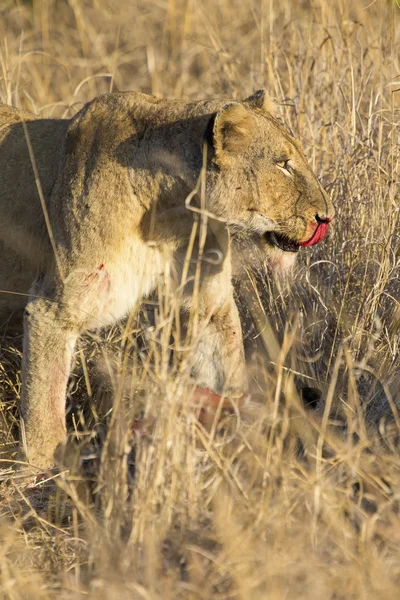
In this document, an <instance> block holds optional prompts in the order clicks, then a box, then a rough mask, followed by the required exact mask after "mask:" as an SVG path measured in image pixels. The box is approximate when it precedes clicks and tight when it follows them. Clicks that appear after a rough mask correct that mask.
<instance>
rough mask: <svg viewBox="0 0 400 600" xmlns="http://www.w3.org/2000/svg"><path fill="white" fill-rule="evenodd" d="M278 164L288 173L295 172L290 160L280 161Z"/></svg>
mask: <svg viewBox="0 0 400 600" xmlns="http://www.w3.org/2000/svg"><path fill="white" fill-rule="evenodd" d="M276 164H277V166H278V167H280V168H281V169H285V171H287V172H288V173H292V171H293V169H292V167H291V166H290V165H289V159H288V160H278V161H277V162H276Z"/></svg>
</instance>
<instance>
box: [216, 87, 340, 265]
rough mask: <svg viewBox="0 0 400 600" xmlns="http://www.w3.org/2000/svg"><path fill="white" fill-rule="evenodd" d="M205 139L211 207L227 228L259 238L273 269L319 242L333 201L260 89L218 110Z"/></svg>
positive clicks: (325, 228)
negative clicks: (241, 230)
mask: <svg viewBox="0 0 400 600" xmlns="http://www.w3.org/2000/svg"><path fill="white" fill-rule="evenodd" d="M206 138H207V140H208V142H209V144H208V148H209V149H208V154H209V159H208V168H207V176H206V181H207V184H206V185H207V198H208V202H209V209H210V211H211V212H213V213H214V214H215V215H216V216H217V217H219V218H221V219H223V220H225V221H226V222H227V223H228V224H229V225H230V226H231V228H232V229H233V230H235V229H238V230H240V229H243V230H245V231H246V232H247V233H250V234H253V235H254V236H255V237H258V238H259V239H261V240H262V242H263V244H264V247H265V250H266V255H267V257H269V259H270V262H271V263H273V264H275V266H277V267H279V266H281V265H283V264H284V263H285V262H289V263H290V262H291V258H292V257H293V258H294V257H295V255H296V252H297V251H298V250H299V248H300V246H311V245H313V244H316V243H318V242H320V241H321V240H323V239H324V237H325V235H326V233H327V229H328V223H329V222H330V221H331V220H332V218H333V216H334V208H333V205H332V202H331V200H330V199H329V197H328V196H327V194H326V193H325V191H324V190H323V189H322V187H321V185H320V183H319V182H318V180H317V179H316V177H315V175H314V173H313V172H312V170H311V168H310V167H309V165H308V164H307V162H306V160H305V157H304V154H303V152H302V150H301V147H300V145H299V143H298V141H297V140H295V139H294V138H293V137H292V136H291V135H290V133H289V132H288V131H287V130H286V129H285V127H284V126H282V125H281V123H280V122H279V121H278V120H277V119H276V118H275V117H274V115H273V105H272V102H271V100H270V99H269V97H268V95H267V93H266V92H265V91H263V90H260V91H259V92H256V93H255V94H254V95H253V96H251V97H250V98H248V99H247V100H245V101H243V102H232V103H229V104H226V105H225V106H224V107H222V108H221V109H220V110H219V111H217V112H216V113H215V114H214V116H213V117H212V118H211V121H210V123H209V126H208V129H207V132H206ZM285 258H286V259H287V258H288V259H289V261H287V260H286V261H285Z"/></svg>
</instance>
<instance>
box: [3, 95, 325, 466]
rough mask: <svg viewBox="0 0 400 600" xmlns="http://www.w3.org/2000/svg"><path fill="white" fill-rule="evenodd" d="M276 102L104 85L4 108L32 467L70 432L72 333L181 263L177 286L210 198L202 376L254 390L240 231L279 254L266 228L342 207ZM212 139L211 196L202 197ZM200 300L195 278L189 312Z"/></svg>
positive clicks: (222, 386)
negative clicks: (241, 295) (236, 270)
mask: <svg viewBox="0 0 400 600" xmlns="http://www.w3.org/2000/svg"><path fill="white" fill-rule="evenodd" d="M271 109H272V104H271V102H270V100H269V98H268V96H267V94H266V93H265V92H263V91H260V92H257V93H256V94H255V95H254V96H252V97H250V98H248V99H247V100H245V101H244V102H224V101H221V100H212V101H205V102H195V103H192V104H186V103H184V102H181V101H174V100H161V99H158V98H155V97H152V96H147V95H144V94H139V93H117V94H108V95H105V96H100V97H98V98H96V99H95V100H93V101H92V102H90V103H88V104H87V105H85V106H84V107H83V108H82V110H81V111H80V112H79V113H78V114H77V115H76V116H75V117H74V118H72V119H70V120H54V119H49V120H47V119H36V118H35V117H34V116H33V115H30V114H29V113H22V112H18V111H16V110H15V109H13V108H11V107H7V106H0V173H1V179H0V214H1V219H0V252H1V256H2V260H1V262H0V289H1V290H7V291H9V292H11V293H8V294H6V293H3V292H2V293H1V294H0V317H1V322H2V323H4V322H5V321H9V322H13V321H14V322H18V320H19V319H20V316H21V313H22V311H23V309H24V308H25V323H24V331H25V337H24V358H23V368H22V378H23V386H22V402H21V415H22V419H23V424H24V432H25V439H26V453H27V459H28V460H29V462H30V463H31V464H33V465H36V466H38V467H42V468H47V467H49V466H51V465H52V464H53V463H54V456H55V452H56V450H57V447H59V446H60V445H61V446H62V444H63V443H64V441H65V436H66V431H65V416H64V409H65V393H66V386H67V381H68V376H69V371H70V365H71V360H72V357H73V352H74V346H75V343H76V340H77V339H78V337H79V336H80V335H81V334H82V333H83V332H85V331H87V330H90V329H96V328H98V327H101V326H104V325H108V324H111V323H115V322H116V321H117V320H119V319H121V318H122V317H124V316H125V315H127V314H128V313H129V311H130V310H131V309H132V308H133V307H134V305H135V304H136V303H137V302H140V300H141V298H142V297H144V296H146V295H148V294H150V293H151V292H152V291H154V289H155V287H156V284H157V281H158V278H159V277H160V275H161V274H163V273H165V272H168V273H172V274H173V277H174V280H175V281H176V282H178V283H179V281H180V277H181V275H182V269H183V265H184V259H185V255H186V251H187V244H188V241H189V237H190V233H191V231H192V227H193V222H194V220H195V219H196V218H198V217H197V215H198V212H196V211H198V210H199V208H200V205H201V196H202V197H203V198H205V202H206V205H205V206H203V208H205V209H206V211H207V214H208V215H209V217H208V233H207V236H206V238H205V239H204V240H203V241H204V248H203V249H202V250H201V244H200V243H199V239H197V241H196V244H195V250H194V252H195V253H197V254H198V253H199V251H201V252H202V256H203V257H204V259H205V260H203V261H202V263H201V265H202V266H201V280H200V289H199V294H198V296H196V302H197V307H196V312H197V315H198V319H199V332H201V335H200V337H199V340H198V343H197V346H196V355H195V358H194V368H193V376H194V377H195V379H196V381H197V383H198V385H199V386H202V387H209V388H212V389H213V390H215V391H216V392H217V393H222V392H225V393H227V394H229V395H231V396H234V397H235V396H236V397H237V396H240V395H241V394H242V393H243V392H244V391H245V390H246V371H245V364H244V354H243V344H242V334H241V328H240V322H239V317H238V312H237V309H236V306H235V302H234V299H233V293H232V283H231V276H232V269H231V257H230V254H231V248H230V246H231V242H230V232H231V231H236V232H237V231H242V232H245V233H246V235H248V236H251V237H252V239H254V243H257V244H263V245H264V249H265V253H266V256H269V257H270V262H271V264H275V265H280V264H284V262H285V255H286V254H289V260H290V259H292V256H293V255H292V254H290V253H286V252H283V251H282V250H279V249H277V248H276V247H271V246H269V245H268V243H267V242H265V241H264V242H263V240H264V237H263V236H264V234H265V233H266V232H268V231H278V232H281V233H283V234H285V235H286V236H288V237H290V238H291V239H292V240H296V241H300V240H304V239H308V238H309V237H310V231H309V224H310V222H313V220H314V219H315V215H316V214H317V213H318V214H320V215H324V216H328V217H331V216H332V215H333V208H332V205H331V203H330V201H329V199H328V198H327V196H326V195H325V194H324V192H323V190H322V189H321V187H320V185H319V183H318V182H317V180H316V178H315V177H314V175H313V173H312V171H311V170H310V168H309V167H308V165H307V164H306V162H305V159H304V157H303V154H302V152H301V150H300V148H299V146H298V143H297V142H296V141H295V140H294V139H293V138H291V136H290V135H289V134H288V133H287V131H286V130H285V129H284V128H283V127H282V126H281V125H280V124H279V123H278V122H277V121H276V120H275V119H274V117H273V116H272V115H271V114H270V112H269V111H270V110H271ZM23 122H25V123H26V125H25V128H24V125H23ZM27 137H28V138H29V140H30V144H31V146H32V151H33V155H34V157H35V163H36V169H37V172H38V175H39V180H40V184H41V188H42V191H43V197H44V199H45V202H46V206H47V211H48V216H49V222H50V225H51V231H52V234H53V236H54V244H55V247H56V255H57V260H56V259H55V254H54V252H53V248H52V244H51V243H50V237H49V230H48V228H47V226H46V222H45V219H44V216H43V209H42V205H41V202H40V199H39V194H38V185H37V181H35V176H34V169H33V167H32V164H31V158H30V155H29V151H28V145H27ZM205 142H206V143H205ZM205 147H206V148H207V156H208V158H207V170H206V174H205V186H206V189H205V194H203V195H202V194H201V193H200V191H199V193H196V194H194V193H193V191H194V190H195V189H199V188H198V187H197V188H196V185H197V184H198V181H199V176H200V172H201V168H202V164H203V150H204V148H205ZM283 158H285V159H286V158H290V160H291V165H292V167H293V173H292V174H291V175H289V174H288V173H284V172H282V169H281V168H279V167H277V165H276V161H279V160H282V159H283ZM216 250H217V252H215V251H216ZM208 256H220V257H221V261H220V262H218V261H210V260H207V257H208ZM195 258H196V257H195ZM215 262H216V264H215ZM197 263H198V261H197V260H193V261H192V262H191V264H190V268H189V277H190V276H193V275H194V272H195V267H196V264H197ZM192 280H193V278H192ZM24 294H29V300H28V301H27V298H26V296H24ZM192 302H193V284H192V283H187V284H186V286H185V293H184V297H183V299H182V311H183V312H184V313H186V314H187V312H188V311H189V310H190V308H191V305H192Z"/></svg>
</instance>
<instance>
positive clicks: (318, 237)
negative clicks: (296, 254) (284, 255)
mask: <svg viewBox="0 0 400 600" xmlns="http://www.w3.org/2000/svg"><path fill="white" fill-rule="evenodd" d="M327 231H328V223H320V224H319V225H318V227H317V229H316V230H315V231H314V233H313V234H312V236H311V237H310V239H309V240H307V241H306V242H300V246H314V244H318V242H322V240H323V239H324V237H325V236H326V234H327Z"/></svg>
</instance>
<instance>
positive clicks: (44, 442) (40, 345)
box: [21, 297, 77, 469]
mask: <svg viewBox="0 0 400 600" xmlns="http://www.w3.org/2000/svg"><path fill="white" fill-rule="evenodd" d="M62 317H63V315H62V310H60V309H59V307H58V306H57V304H56V303H53V302H51V301H49V300H48V299H45V298H40V297H39V298H38V297H36V298H32V299H31V301H30V302H29V304H28V306H27V309H26V314H25V325H24V329H25V332H24V354H23V365H22V394H21V424H22V428H21V446H22V450H23V455H24V458H26V460H28V462H29V463H30V464H31V465H32V466H34V467H39V468H40V469H47V468H49V467H52V466H53V465H54V463H55V460H56V452H57V450H58V449H61V448H62V446H63V445H64V443H65V441H66V427H65V396H66V388H67V383H68V377H69V373H70V368H71V361H72V356H73V351H74V346H75V342H76V338H77V334H76V333H75V332H74V331H73V330H71V329H70V328H69V327H68V323H67V322H65V320H63V318H62Z"/></svg>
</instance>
